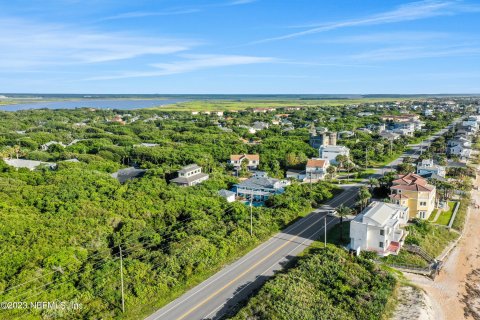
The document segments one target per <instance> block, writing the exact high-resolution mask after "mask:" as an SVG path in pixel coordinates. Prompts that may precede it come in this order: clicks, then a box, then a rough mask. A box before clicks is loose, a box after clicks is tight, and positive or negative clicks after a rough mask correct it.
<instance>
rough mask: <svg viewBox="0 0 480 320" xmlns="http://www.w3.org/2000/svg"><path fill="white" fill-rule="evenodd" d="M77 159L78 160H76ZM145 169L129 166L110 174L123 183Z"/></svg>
mask: <svg viewBox="0 0 480 320" xmlns="http://www.w3.org/2000/svg"><path fill="white" fill-rule="evenodd" d="M77 161H78V160H77ZM145 172H147V170H145V169H138V168H135V167H129V168H125V169H120V170H118V171H117V172H114V173H112V174H111V175H110V176H111V177H112V178H114V179H117V180H118V182H120V183H125V182H127V181H128V180H133V179H135V178H141V177H142V176H143V175H144V174H145Z"/></svg>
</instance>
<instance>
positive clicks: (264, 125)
mask: <svg viewBox="0 0 480 320" xmlns="http://www.w3.org/2000/svg"><path fill="white" fill-rule="evenodd" d="M268 127H269V124H268V123H266V122H263V121H255V122H254V123H253V124H252V128H253V129H254V130H256V131H260V130H263V129H268Z"/></svg>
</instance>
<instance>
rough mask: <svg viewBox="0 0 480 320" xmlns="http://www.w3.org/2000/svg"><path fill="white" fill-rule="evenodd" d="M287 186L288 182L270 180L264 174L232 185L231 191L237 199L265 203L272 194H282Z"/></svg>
mask: <svg viewBox="0 0 480 320" xmlns="http://www.w3.org/2000/svg"><path fill="white" fill-rule="evenodd" d="M288 185H290V181H288V180H280V179H274V178H270V177H268V175H267V174H266V173H262V174H261V175H257V174H255V175H254V176H253V177H251V178H250V179H247V180H245V181H242V182H240V183H238V184H236V185H234V188H233V191H234V192H235V193H236V195H237V196H238V197H243V198H245V199H247V200H252V201H265V200H267V199H268V198H269V197H270V196H272V195H274V194H281V193H283V192H284V191H285V187H286V186H288Z"/></svg>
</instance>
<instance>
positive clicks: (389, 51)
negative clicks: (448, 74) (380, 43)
mask: <svg viewBox="0 0 480 320" xmlns="http://www.w3.org/2000/svg"><path fill="white" fill-rule="evenodd" d="M477 55H480V48H479V47H475V46H469V45H466V46H443V47H424V46H404V47H389V48H382V49H377V50H372V51H368V52H364V53H360V54H355V55H352V56H351V58H353V59H355V60H368V61H394V60H411V59H423V58H442V57H459V56H477Z"/></svg>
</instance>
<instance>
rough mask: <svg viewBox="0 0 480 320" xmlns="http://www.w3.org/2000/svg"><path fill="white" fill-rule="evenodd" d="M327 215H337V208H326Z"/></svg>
mask: <svg viewBox="0 0 480 320" xmlns="http://www.w3.org/2000/svg"><path fill="white" fill-rule="evenodd" d="M327 216H330V217H336V216H337V210H327Z"/></svg>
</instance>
